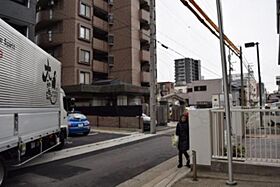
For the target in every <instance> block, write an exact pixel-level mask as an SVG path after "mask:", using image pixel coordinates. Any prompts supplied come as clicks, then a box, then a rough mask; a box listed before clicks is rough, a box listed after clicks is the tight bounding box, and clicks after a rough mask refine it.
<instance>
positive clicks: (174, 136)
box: [171, 134, 179, 147]
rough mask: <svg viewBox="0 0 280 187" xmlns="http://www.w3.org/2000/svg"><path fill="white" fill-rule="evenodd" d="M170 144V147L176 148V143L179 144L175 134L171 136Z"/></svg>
mask: <svg viewBox="0 0 280 187" xmlns="http://www.w3.org/2000/svg"><path fill="white" fill-rule="evenodd" d="M171 142H172V146H174V147H177V146H178V142H179V136H177V135H176V134H173V135H172V136H171Z"/></svg>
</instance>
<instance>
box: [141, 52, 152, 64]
mask: <svg viewBox="0 0 280 187" xmlns="http://www.w3.org/2000/svg"><path fill="white" fill-rule="evenodd" d="M140 60H141V62H150V52H149V51H146V50H141V51H140Z"/></svg>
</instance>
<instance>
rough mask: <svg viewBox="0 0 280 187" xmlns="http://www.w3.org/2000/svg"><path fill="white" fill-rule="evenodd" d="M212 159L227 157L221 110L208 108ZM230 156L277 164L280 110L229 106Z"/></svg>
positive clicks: (278, 157)
mask: <svg viewBox="0 0 280 187" xmlns="http://www.w3.org/2000/svg"><path fill="white" fill-rule="evenodd" d="M211 118H212V119H211V135H212V158H215V159H227V138H226V124H225V123H226V122H225V111H224V110H218V109H217V110H212V111H211ZM231 120H232V129H231V133H232V148H233V159H234V160H240V161H246V162H255V163H269V164H276V165H280V110H279V109H275V110H273V109H232V110H231Z"/></svg>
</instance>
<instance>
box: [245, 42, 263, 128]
mask: <svg viewBox="0 0 280 187" xmlns="http://www.w3.org/2000/svg"><path fill="white" fill-rule="evenodd" d="M255 46H256V48H257V60H258V77H259V103H260V109H262V79H261V68H260V54H259V43H258V42H256V43H255V42H250V43H245V47H246V48H248V47H255ZM262 121H263V120H262V113H261V112H260V124H261V126H262Z"/></svg>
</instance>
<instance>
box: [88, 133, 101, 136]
mask: <svg viewBox="0 0 280 187" xmlns="http://www.w3.org/2000/svg"><path fill="white" fill-rule="evenodd" d="M97 134H99V133H97V132H91V133H89V134H88V136H93V135H97Z"/></svg>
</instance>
